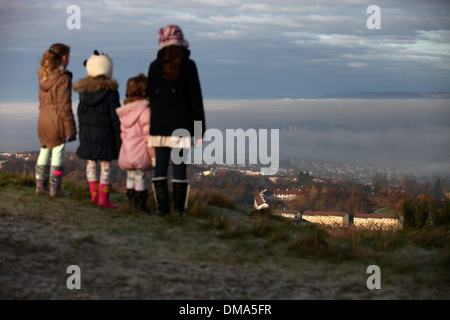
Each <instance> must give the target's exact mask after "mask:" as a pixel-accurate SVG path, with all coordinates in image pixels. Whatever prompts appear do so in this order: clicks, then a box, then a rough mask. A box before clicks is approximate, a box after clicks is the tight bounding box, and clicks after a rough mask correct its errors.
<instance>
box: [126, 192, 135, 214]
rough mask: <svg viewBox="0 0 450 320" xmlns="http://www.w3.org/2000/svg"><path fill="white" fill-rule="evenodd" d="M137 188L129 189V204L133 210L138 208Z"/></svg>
mask: <svg viewBox="0 0 450 320" xmlns="http://www.w3.org/2000/svg"><path fill="white" fill-rule="evenodd" d="M135 194H136V192H135V190H134V189H127V197H128V205H129V208H130V209H131V210H133V209H135V208H136V199H135Z"/></svg>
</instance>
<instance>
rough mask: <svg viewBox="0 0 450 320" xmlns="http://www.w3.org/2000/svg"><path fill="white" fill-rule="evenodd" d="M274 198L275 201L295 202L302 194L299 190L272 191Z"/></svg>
mask: <svg viewBox="0 0 450 320" xmlns="http://www.w3.org/2000/svg"><path fill="white" fill-rule="evenodd" d="M273 194H274V196H275V197H276V198H277V199H280V200H285V201H292V200H296V199H298V198H299V197H300V195H301V194H302V192H301V191H300V189H298V190H280V189H277V190H274V191H273Z"/></svg>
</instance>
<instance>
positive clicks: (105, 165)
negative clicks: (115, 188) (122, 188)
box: [86, 160, 111, 184]
mask: <svg viewBox="0 0 450 320" xmlns="http://www.w3.org/2000/svg"><path fill="white" fill-rule="evenodd" d="M110 167H111V162H109V161H100V168H101V171H100V184H109V170H110ZM86 176H87V180H88V181H99V180H98V179H97V162H96V161H95V160H88V161H87V166H86Z"/></svg>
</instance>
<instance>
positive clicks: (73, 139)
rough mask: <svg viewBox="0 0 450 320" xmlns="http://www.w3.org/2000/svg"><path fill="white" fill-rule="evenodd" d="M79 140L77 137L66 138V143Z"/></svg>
mask: <svg viewBox="0 0 450 320" xmlns="http://www.w3.org/2000/svg"><path fill="white" fill-rule="evenodd" d="M75 140H77V135H73V136H68V137H66V142H71V141H75Z"/></svg>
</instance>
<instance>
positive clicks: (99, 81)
mask: <svg viewBox="0 0 450 320" xmlns="http://www.w3.org/2000/svg"><path fill="white" fill-rule="evenodd" d="M118 88H119V84H118V83H117V81H116V80H115V79H109V78H106V77H104V76H100V77H86V78H83V79H81V80H78V81H77V82H75V83H74V85H73V90H74V91H76V92H83V91H87V92H95V91H100V90H117V89H118Z"/></svg>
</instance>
